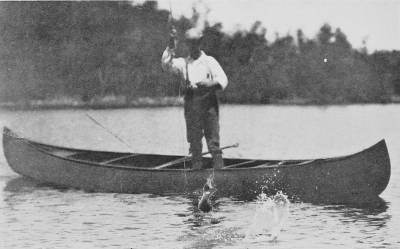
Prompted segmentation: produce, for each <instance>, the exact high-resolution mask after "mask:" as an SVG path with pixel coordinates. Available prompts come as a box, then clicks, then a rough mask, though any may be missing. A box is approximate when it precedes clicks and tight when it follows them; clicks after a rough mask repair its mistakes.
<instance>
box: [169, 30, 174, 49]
mask: <svg viewBox="0 0 400 249" xmlns="http://www.w3.org/2000/svg"><path fill="white" fill-rule="evenodd" d="M168 47H169V48H170V49H175V48H176V29H175V28H172V30H171V33H170V34H169V43H168Z"/></svg>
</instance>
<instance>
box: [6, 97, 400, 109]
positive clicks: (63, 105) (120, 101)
mask: <svg viewBox="0 0 400 249" xmlns="http://www.w3.org/2000/svg"><path fill="white" fill-rule="evenodd" d="M390 103H400V96H392V97H391V98H390V100H389V101H386V102H384V103H382V102H380V103H377V102H337V103H336V102H335V103H321V102H319V101H315V100H312V99H302V98H291V99H281V100H272V101H271V102H270V103H268V105H303V106H307V105H310V106H311V105H312V106H327V105H351V104H390ZM226 104H250V105H259V104H265V103H247V102H240V101H239V102H227V103H226ZM181 105H183V98H182V97H138V98H135V99H127V98H126V97H124V96H106V97H103V98H95V99H92V100H90V101H86V102H85V101H82V100H80V99H79V98H72V97H69V98H67V97H60V98H57V99H48V100H27V101H20V102H3V103H0V109H5V110H41V109H43V110H46V109H117V108H135V107H169V106H181Z"/></svg>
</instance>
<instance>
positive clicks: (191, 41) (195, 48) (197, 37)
mask: <svg viewBox="0 0 400 249" xmlns="http://www.w3.org/2000/svg"><path fill="white" fill-rule="evenodd" d="M185 38H186V44H187V46H188V48H189V55H190V57H192V58H193V59H197V58H198V57H199V56H200V45H201V40H202V38H203V33H202V31H201V30H199V29H196V28H192V29H189V30H188V31H186V33H185Z"/></svg>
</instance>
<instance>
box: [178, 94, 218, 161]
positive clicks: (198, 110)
mask: <svg viewBox="0 0 400 249" xmlns="http://www.w3.org/2000/svg"><path fill="white" fill-rule="evenodd" d="M184 109H185V120H186V135H187V141H188V142H189V144H190V153H191V154H192V157H193V159H192V160H193V166H194V168H198V167H199V165H201V153H202V149H203V148H202V138H203V136H204V137H205V138H206V142H207V147H208V150H209V151H210V152H211V155H212V156H213V161H214V167H215V160H218V159H216V158H221V159H220V161H221V160H222V157H221V150H220V144H219V108H218V100H217V96H216V94H215V91H208V92H194V93H189V94H186V95H185V104H184ZM218 163H221V162H218ZM217 167H218V166H217ZM221 167H222V166H221Z"/></svg>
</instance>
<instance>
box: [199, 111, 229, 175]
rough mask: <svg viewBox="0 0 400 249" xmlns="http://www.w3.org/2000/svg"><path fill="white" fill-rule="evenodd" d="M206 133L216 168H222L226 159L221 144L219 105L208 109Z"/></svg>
mask: <svg viewBox="0 0 400 249" xmlns="http://www.w3.org/2000/svg"><path fill="white" fill-rule="evenodd" d="M204 135H205V137H206V141H207V146H208V150H209V151H210V152H211V155H212V159H213V160H212V161H213V167H214V169H222V168H223V167H224V161H223V159H222V151H221V149H220V145H219V115H218V107H211V108H209V109H208V111H207V113H206V117H205V125H204Z"/></svg>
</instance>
